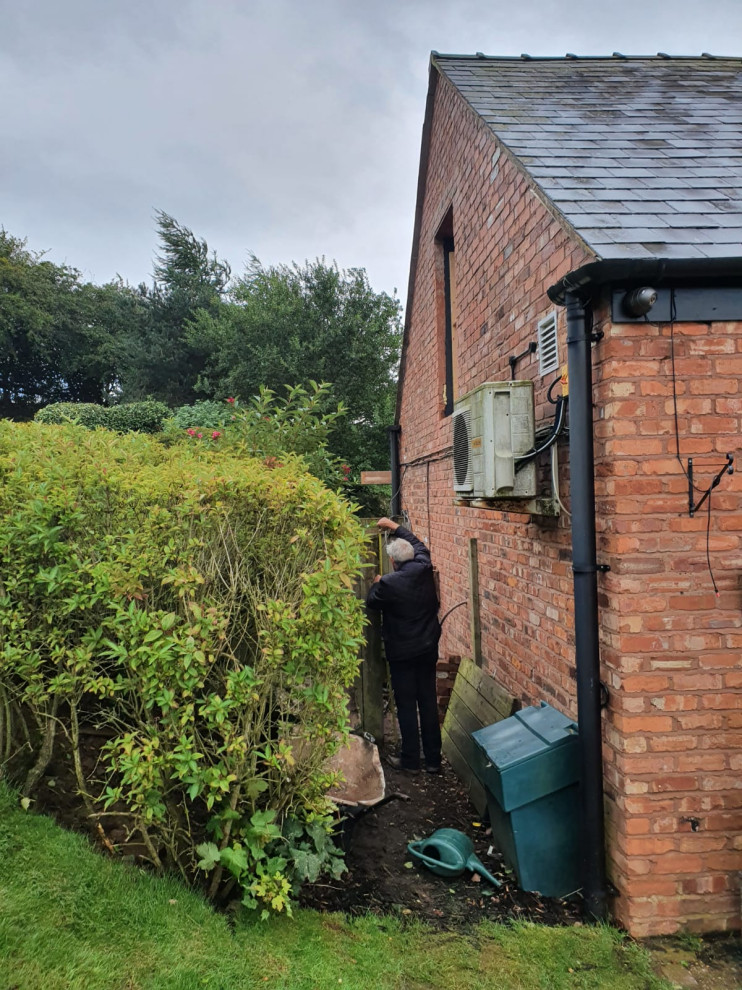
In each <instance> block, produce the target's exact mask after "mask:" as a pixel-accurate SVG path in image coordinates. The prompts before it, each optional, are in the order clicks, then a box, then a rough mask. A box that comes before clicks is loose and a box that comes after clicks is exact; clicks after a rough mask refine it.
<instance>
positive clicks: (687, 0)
mask: <svg viewBox="0 0 742 990" xmlns="http://www.w3.org/2000/svg"><path fill="white" fill-rule="evenodd" d="M431 49H437V50H438V51H441V52H457V53H474V52H475V51H482V52H485V53H486V54H488V55H518V54H520V53H521V52H528V53H530V54H535V55H563V54H564V53H565V52H567V51H569V52H575V53H577V54H579V55H603V54H608V55H609V54H610V53H611V52H613V51H621V52H624V53H625V54H655V53H656V52H657V51H664V52H668V53H670V54H676V55H681V54H682V55H698V54H700V53H701V52H702V51H708V52H712V53H714V54H722V55H742V0H692V2H691V0H622V2H613V0H611V2H609V3H605V2H602V0H561V2H557V0H508V2H507V3H505V2H502V0H487V2H484V0H396V2H391V0H364V2H356V0H21V2H19V0H0V92H2V94H3V99H2V102H1V103H0V107H1V109H0V226H3V227H5V229H6V230H8V231H9V232H10V233H12V234H15V235H18V236H22V237H26V238H27V239H28V245H29V247H30V248H32V249H35V250H48V252H49V254H48V257H49V258H51V260H53V261H57V262H62V261H65V262H67V263H69V264H71V265H73V266H75V267H77V268H79V269H81V270H82V272H83V274H84V276H85V277H86V278H88V279H91V280H93V281H96V282H104V281H106V280H108V279H110V278H112V277H113V276H114V275H115V274H116V273H120V274H121V275H122V276H123V277H124V278H126V279H127V280H128V281H130V282H139V281H142V280H147V281H149V280H150V277H151V271H152V259H153V254H154V251H155V249H156V236H155V231H154V223H153V214H154V211H155V210H156V209H162V210H165V211H166V212H168V213H170V214H172V215H173V216H174V217H176V219H178V220H179V221H180V222H182V223H184V224H186V225H187V226H189V227H191V228H192V229H193V230H194V231H195V232H196V233H197V234H199V235H200V236H202V237H205V238H206V240H207V241H208V243H209V246H210V247H211V248H214V249H216V251H217V253H218V254H219V255H220V256H221V257H223V258H226V259H227V260H229V261H230V262H231V264H232V266H233V268H234V269H235V270H237V271H239V270H240V269H241V268H242V266H243V264H244V261H245V259H246V257H247V255H248V254H249V253H250V252H253V253H255V254H256V255H257V256H258V257H259V258H260V259H261V260H262V261H263V262H266V263H279V262H290V261H303V260H304V259H306V258H315V257H317V256H320V255H324V256H325V257H326V258H327V259H328V260H336V261H337V262H338V264H339V265H340V266H341V267H344V268H348V267H356V266H358V267H364V268H366V270H367V271H368V274H369V278H370V280H371V284H372V286H373V287H374V288H375V289H377V290H385V291H387V292H391V291H392V290H393V289H394V288H395V287H396V288H397V289H398V290H399V293H400V295H401V296H402V298H404V297H405V295H406V288H407V275H408V266H409V257H410V247H411V239H412V222H413V213H414V206H415V189H416V182H417V168H418V159H419V153H420V135H421V128H422V121H423V113H424V109H425V96H426V91H427V74H428V59H429V53H430V50H431Z"/></svg>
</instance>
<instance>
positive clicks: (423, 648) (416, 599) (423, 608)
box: [366, 526, 441, 663]
mask: <svg viewBox="0 0 742 990" xmlns="http://www.w3.org/2000/svg"><path fill="white" fill-rule="evenodd" d="M394 537H395V538H397V539H401V540H407V542H408V543H411V544H412V546H413V548H414V550H415V556H414V558H413V559H412V560H407V561H405V562H404V563H403V564H397V565H396V567H397V569H396V570H395V571H392V573H391V574H385V575H384V576H383V577H382V578H381V580H380V581H376V582H375V583H374V584H372V585H371V589H370V591H369V593H368V596H367V597H366V605H367V606H368V607H369V608H373V609H378V610H379V611H380V612H381V615H382V619H381V635H382V637H383V639H384V647H385V649H386V656H387V660H389V662H390V663H393V662H394V661H395V660H408V659H411V658H412V657H416V656H418V655H419V654H421V653H427V652H428V651H429V650H432V649H434V648H435V647H436V646H437V645H438V640H439V639H440V636H441V626H440V623H439V622H438V607H439V603H438V595H437V593H436V590H435V580H434V578H433V565H432V564H431V562H430V551H429V550H428V548H427V547H426V546H425V544H424V543H422V542H421V541H420V540H418V538H417V537H416V536H413V534H412V533H411V532H410V531H409V529H405V528H404V526H398V527H397V529H396V531H395V533H394Z"/></svg>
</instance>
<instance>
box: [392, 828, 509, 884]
mask: <svg viewBox="0 0 742 990" xmlns="http://www.w3.org/2000/svg"><path fill="white" fill-rule="evenodd" d="M407 848H408V849H409V851H410V852H411V853H412V855H413V856H414V857H415V859H418V860H420V862H421V863H424V864H425V866H427V867H428V869H430V870H432V871H433V873H437V874H438V876H440V877H458V876H460V875H461V874H462V873H463V872H464V870H471V871H472V873H478V874H479V875H480V876H482V877H484V879H485V880H489V882H490V883H491V884H493V886H495V887H501V886H502V884H501V883H500V881H499V880H496V879H495V878H494V877H493V876H492V874H491V873H488V872H487V870H486V869H485V868H484V866H483V865H482V863H481V862H480V861H479V860H478V859H477V857H476V856H475V855H474V843H473V842H472V841H471V839H470V838H469V836H468V835H464V833H463V832H459V830H458V829H456V828H439V829H438V830H437V831H436V832H433V834H432V835H431V836H430V838H429V839H418V841H417V842H410V843H409V844H408V846H407Z"/></svg>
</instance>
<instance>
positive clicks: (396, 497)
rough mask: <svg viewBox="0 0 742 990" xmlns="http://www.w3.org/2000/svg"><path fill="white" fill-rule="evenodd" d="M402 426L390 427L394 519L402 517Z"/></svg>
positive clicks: (390, 507) (390, 511)
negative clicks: (400, 440) (400, 454)
mask: <svg viewBox="0 0 742 990" xmlns="http://www.w3.org/2000/svg"><path fill="white" fill-rule="evenodd" d="M401 429H402V428H401V427H400V426H388V427H387V433H388V434H389V463H390V465H391V471H392V497H391V501H390V504H389V513H390V515H391V517H392V519H395V518H396V517H397V516H401V515H402V492H401V487H402V479H401V477H400V472H399V434H400V432H401Z"/></svg>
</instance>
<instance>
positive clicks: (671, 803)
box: [595, 323, 742, 934]
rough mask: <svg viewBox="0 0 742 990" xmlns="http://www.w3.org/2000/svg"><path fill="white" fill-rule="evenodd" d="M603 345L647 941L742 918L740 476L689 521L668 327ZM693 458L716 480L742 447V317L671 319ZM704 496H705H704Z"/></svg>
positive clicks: (629, 821)
mask: <svg viewBox="0 0 742 990" xmlns="http://www.w3.org/2000/svg"><path fill="white" fill-rule="evenodd" d="M604 329H605V331H606V336H605V338H604V340H603V341H602V342H601V343H600V344H599V345H598V347H597V349H596V350H597V352H598V353H596V372H595V378H596V389H595V395H596V403H597V409H598V413H597V415H598V416H599V418H598V420H597V422H596V426H595V435H596V438H597V442H596V454H597V480H596V495H597V501H598V504H597V509H598V511H597V517H598V527H599V537H598V545H599V552H600V555H601V559H604V560H606V561H607V562H608V563H610V565H611V572H610V574H608V575H607V576H606V577H605V578H604V579H602V580H601V585H602V590H603V592H604V595H603V601H602V606H603V608H602V612H601V627H602V647H601V655H602V662H603V667H604V679H605V680H606V682H607V683H608V685H609V688H610V690H611V704H610V708H609V711H608V719H607V725H606V747H605V756H606V790H607V794H608V796H609V800H608V801H607V811H608V835H609V843H610V850H611V860H612V872H613V880H614V883H615V884H616V886H617V887H618V889H619V890H620V891H621V897H620V898H618V900H617V902H616V910H617V913H618V916H619V918H620V919H621V920H622V921H624V923H626V924H627V925H629V926H630V927H631V929H632V931H634V932H635V933H637V934H649V933H651V934H658V933H663V932H673V931H676V930H677V928H678V927H679V926H681V927H684V928H688V929H692V930H695V931H706V930H721V929H725V928H730V927H739V924H740V917H739V908H740V888H739V875H738V871H739V870H740V869H742V773H740V771H741V770H742V692H740V687H742V674H741V673H740V664H739V659H740V646H742V628H741V625H740V616H741V607H742V595H741V588H740V575H741V574H742V513H740V508H741V507H742V506H741V503H740V492H741V491H742V479H740V476H739V475H734V476H733V477H731V478H730V477H728V476H726V477H725V478H724V479H723V481H722V483H721V485H720V486H719V487H718V488H717V489H716V490H715V491H714V493H713V495H712V497H711V508H712V512H711V520H710V538H709V547H710V551H711V563H712V566H713V570H714V576H715V578H716V582H717V584H718V586H719V592H720V594H719V597H718V598H717V597H716V595H715V594H714V590H713V585H712V581H711V577H710V576H709V572H708V565H707V561H706V527H707V525H708V523H709V518H708V515H707V513H706V511H705V507H704V509H702V510H701V511H700V512H699V513H698V514H697V515H696V516H695V517H693V518H691V517H690V516H689V514H688V483H687V480H686V477H685V475H684V473H683V469H682V467H681V464H680V462H679V461H678V459H677V457H676V451H677V447H676V436H675V421H674V404H673V384H672V362H671V343H670V327H669V326H667V325H663V326H661V327H654V326H647V325H643V326H637V325H626V324H622V325H613V326H611V325H609V324H606V325H605V326H604ZM674 348H675V369H676V375H677V383H676V395H677V407H678V426H679V436H680V441H679V442H680V451H681V457H682V461H683V464H684V465H687V458H688V457H692V458H693V460H694V481H695V483H696V485H697V486H699V487H703V488H705V487H706V486H707V485H708V484H709V482H710V481H711V478H712V477H713V475H714V474H715V473H716V471H717V470H718V468H719V467H720V466H721V465H722V464H723V463H724V456H723V455H724V454H726V452H727V451H729V452H730V453H733V454H735V455H738V447H739V437H740V427H741V426H742V397H741V396H740V395H739V380H740V373H742V323H735V324H729V323H726V324H711V325H708V324H703V325H694V324H678V325H676V327H675V330H674ZM698 497H699V495H698V494H696V498H698Z"/></svg>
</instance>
